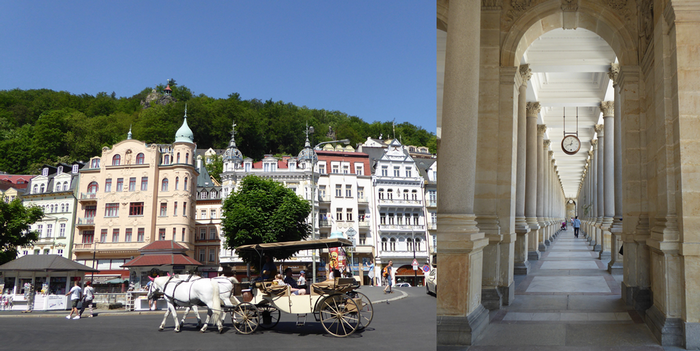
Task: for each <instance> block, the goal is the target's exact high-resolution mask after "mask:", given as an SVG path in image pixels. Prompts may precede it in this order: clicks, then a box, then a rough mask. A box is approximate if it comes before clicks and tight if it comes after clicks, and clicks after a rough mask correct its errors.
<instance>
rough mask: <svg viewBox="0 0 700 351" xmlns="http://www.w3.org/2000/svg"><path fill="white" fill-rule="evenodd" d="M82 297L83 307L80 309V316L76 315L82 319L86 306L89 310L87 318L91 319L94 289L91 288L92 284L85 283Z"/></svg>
mask: <svg viewBox="0 0 700 351" xmlns="http://www.w3.org/2000/svg"><path fill="white" fill-rule="evenodd" d="M83 296H84V298H83V306H82V307H81V308H80V314H78V316H79V317H82V316H83V312H85V307H86V306H88V307H89V308H90V315H89V316H88V317H89V318H92V316H93V313H92V300H93V299H94V298H95V288H93V287H92V282H87V283H85V292H84V293H83Z"/></svg>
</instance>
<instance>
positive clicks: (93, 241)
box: [73, 112, 198, 283]
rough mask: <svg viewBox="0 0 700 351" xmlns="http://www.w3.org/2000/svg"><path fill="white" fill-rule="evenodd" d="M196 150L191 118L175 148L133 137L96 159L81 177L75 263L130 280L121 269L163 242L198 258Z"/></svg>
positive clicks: (184, 125) (83, 171)
mask: <svg viewBox="0 0 700 351" xmlns="http://www.w3.org/2000/svg"><path fill="white" fill-rule="evenodd" d="M195 148H196V145H195V144H194V137H193V135H192V131H191V130H190V128H189V127H188V126H187V113H186V112H185V119H184V122H183V124H182V126H181V127H180V129H179V130H178V131H177V133H176V135H175V142H174V143H173V144H165V145H163V144H146V143H144V142H142V141H139V140H135V139H131V132H129V136H128V138H127V139H126V140H124V141H121V142H119V143H117V144H115V145H114V146H113V147H112V148H107V147H105V148H103V149H102V155H101V156H99V157H93V158H92V159H90V160H89V162H88V163H87V165H86V166H85V167H84V168H83V169H81V171H80V189H79V191H78V208H77V220H76V236H75V239H74V246H73V248H74V250H73V252H74V260H75V261H78V262H80V263H83V264H85V265H87V266H89V267H95V268H96V269H99V270H100V273H99V275H98V274H96V275H98V276H102V277H115V276H120V277H124V278H128V277H129V272H128V270H126V269H123V268H122V267H121V265H122V264H124V263H125V262H127V261H130V260H131V259H133V258H134V257H137V256H139V251H138V250H139V249H140V248H142V247H144V246H145V245H148V244H150V243H153V242H154V241H157V240H172V241H175V242H176V243H178V244H180V245H182V246H183V247H185V248H187V254H188V255H189V256H190V257H195V255H194V253H195V252H194V229H195V213H194V210H195V199H196V197H195V192H196V185H197V184H196V180H197V176H198V172H197V170H196V169H195V165H194V163H195V158H194V155H195ZM140 279H141V277H131V279H130V280H131V281H132V283H136V282H137V281H139V280H140ZM134 280H136V281H134Z"/></svg>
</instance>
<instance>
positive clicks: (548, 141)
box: [542, 139, 552, 150]
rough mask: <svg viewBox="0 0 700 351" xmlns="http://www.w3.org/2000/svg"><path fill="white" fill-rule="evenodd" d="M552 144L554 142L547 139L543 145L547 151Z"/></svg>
mask: <svg viewBox="0 0 700 351" xmlns="http://www.w3.org/2000/svg"><path fill="white" fill-rule="evenodd" d="M551 143H552V141H551V140H549V139H545V140H543V141H542V145H543V146H544V149H545V150H547V149H549V145H550V144H551Z"/></svg>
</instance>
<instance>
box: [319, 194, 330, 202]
mask: <svg viewBox="0 0 700 351" xmlns="http://www.w3.org/2000/svg"><path fill="white" fill-rule="evenodd" d="M318 201H319V202H331V197H330V196H328V195H320V194H319V195H318Z"/></svg>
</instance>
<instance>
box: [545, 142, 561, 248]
mask: <svg viewBox="0 0 700 351" xmlns="http://www.w3.org/2000/svg"><path fill="white" fill-rule="evenodd" d="M547 155H548V158H547V160H549V163H548V164H547V169H548V171H549V179H548V181H547V183H548V184H549V186H548V189H549V196H548V200H547V216H548V217H549V223H550V224H549V227H550V228H552V230H551V233H550V234H549V240H550V241H552V240H554V234H555V233H556V232H557V229H558V228H559V227H560V226H561V223H559V224H560V225H559V226H557V225H556V222H557V221H556V220H555V215H554V194H556V188H554V180H555V179H556V178H555V176H556V174H555V172H554V167H555V165H554V162H555V161H554V158H553V157H554V151H551V150H549V151H547Z"/></svg>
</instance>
